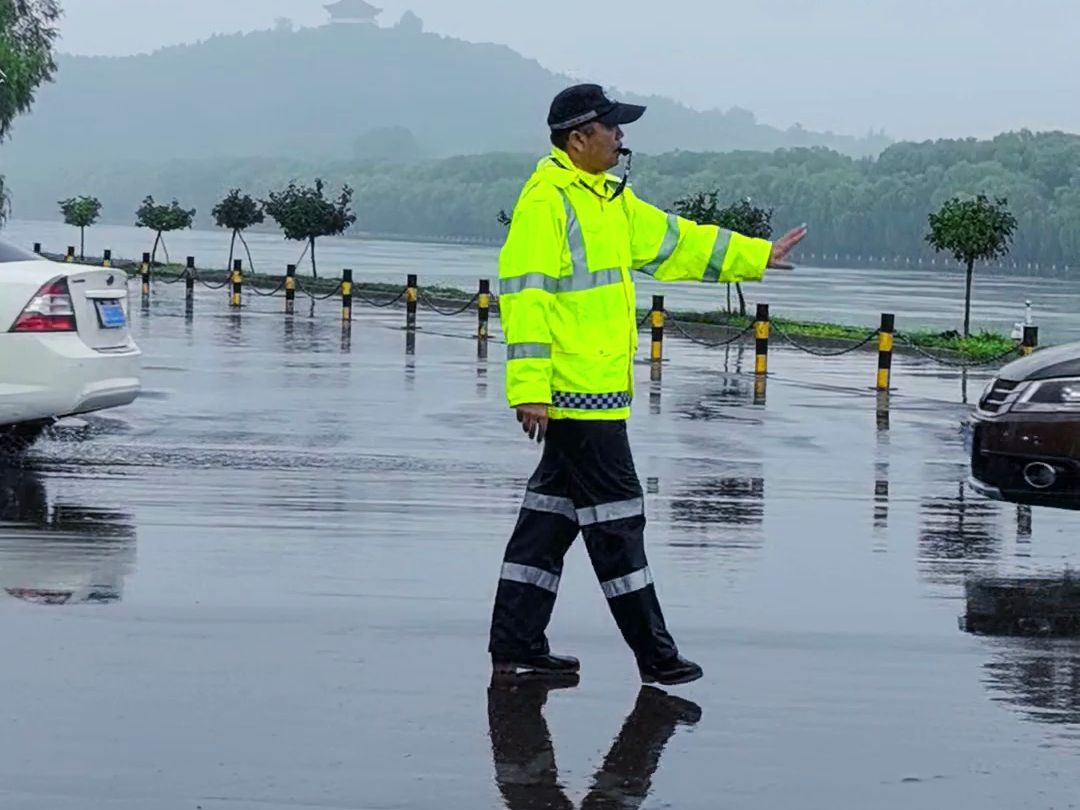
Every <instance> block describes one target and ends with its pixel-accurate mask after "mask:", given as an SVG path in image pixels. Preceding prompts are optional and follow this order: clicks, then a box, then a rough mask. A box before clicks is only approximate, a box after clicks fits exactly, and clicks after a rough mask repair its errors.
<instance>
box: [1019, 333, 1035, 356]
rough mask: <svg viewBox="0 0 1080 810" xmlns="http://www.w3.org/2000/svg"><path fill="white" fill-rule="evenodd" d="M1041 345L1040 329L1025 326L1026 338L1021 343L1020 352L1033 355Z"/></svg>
mask: <svg viewBox="0 0 1080 810" xmlns="http://www.w3.org/2000/svg"><path fill="white" fill-rule="evenodd" d="M1038 345H1039V327H1037V326H1025V327H1024V337H1023V338H1022V339H1021V341H1020V351H1021V352H1022V353H1023V354H1025V355H1028V354H1031V353H1032V352H1034V351H1035V349H1036V347H1037V346H1038Z"/></svg>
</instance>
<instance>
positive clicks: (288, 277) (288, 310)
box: [285, 264, 296, 315]
mask: <svg viewBox="0 0 1080 810" xmlns="http://www.w3.org/2000/svg"><path fill="white" fill-rule="evenodd" d="M295 303H296V265H295V264H290V265H288V266H287V267H286V268H285V314H286V315H292V314H293V307H294V306H295Z"/></svg>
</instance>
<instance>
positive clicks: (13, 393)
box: [0, 332, 142, 425]
mask: <svg viewBox="0 0 1080 810" xmlns="http://www.w3.org/2000/svg"><path fill="white" fill-rule="evenodd" d="M0 358H3V363H2V365H3V366H4V368H3V370H2V372H0V425H5V424H13V423H15V422H29V421H33V420H37V419H49V418H53V417H61V416H70V415H72V414H79V413H88V412H90V411H97V410H101V409H103V408H115V407H118V406H121V405H128V404H129V403H131V402H133V401H134V400H135V399H136V397H138V395H139V391H140V389H141V387H142V386H141V380H140V369H141V361H142V352H141V351H140V350H139V347H138V346H137V345H136V344H135V342H134V341H133V340H131V339H128V341H127V342H126V344H125V345H124V346H121V347H119V348H116V349H110V350H108V351H96V350H94V349H91V348H90V347H89V346H87V345H86V344H85V343H83V341H82V340H81V339H80V338H79V336H78V335H77V334H75V333H72V332H63V333H56V334H11V333H7V334H0Z"/></svg>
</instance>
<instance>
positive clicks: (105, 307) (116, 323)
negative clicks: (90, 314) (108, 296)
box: [94, 301, 127, 329]
mask: <svg viewBox="0 0 1080 810" xmlns="http://www.w3.org/2000/svg"><path fill="white" fill-rule="evenodd" d="M94 303H96V304H97V313H98V321H100V322H101V326H102V328H104V329H119V328H120V327H121V326H124V325H125V324H126V323H127V318H126V317H125V316H124V306H123V304H121V303H120V302H119V301H95V302H94Z"/></svg>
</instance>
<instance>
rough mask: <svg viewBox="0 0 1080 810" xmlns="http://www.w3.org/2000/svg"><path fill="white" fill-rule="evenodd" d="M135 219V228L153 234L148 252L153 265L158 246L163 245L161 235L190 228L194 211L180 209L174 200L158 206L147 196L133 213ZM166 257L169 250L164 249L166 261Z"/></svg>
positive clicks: (191, 209)
mask: <svg viewBox="0 0 1080 810" xmlns="http://www.w3.org/2000/svg"><path fill="white" fill-rule="evenodd" d="M135 217H136V219H135V225H136V226H137V227H139V228H149V229H150V230H152V231H153V232H154V247H153V248H151V250H150V263H151V264H153V263H154V261H155V259H156V258H157V249H158V245H159V244H160V245H162V246H164V244H165V240H164V237H163V234H165V233H168V232H170V231H179V230H183V229H185V228H190V227H191V223H192V222H193V221H194V219H195V209H194V208H190V209H185V208H182V207H181V206H180V203H178V202H177V201H176V200H173V201H172V202H171V203H169V204H168V205H158V204H156V203H155V202H154V198H153V197H152V196H148V197H146V199H144V200H143V203H142V205H141V206H140V207H139V210H138V211H136V212H135ZM168 257H169V250H168V248H165V258H166V260H167V259H168Z"/></svg>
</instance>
